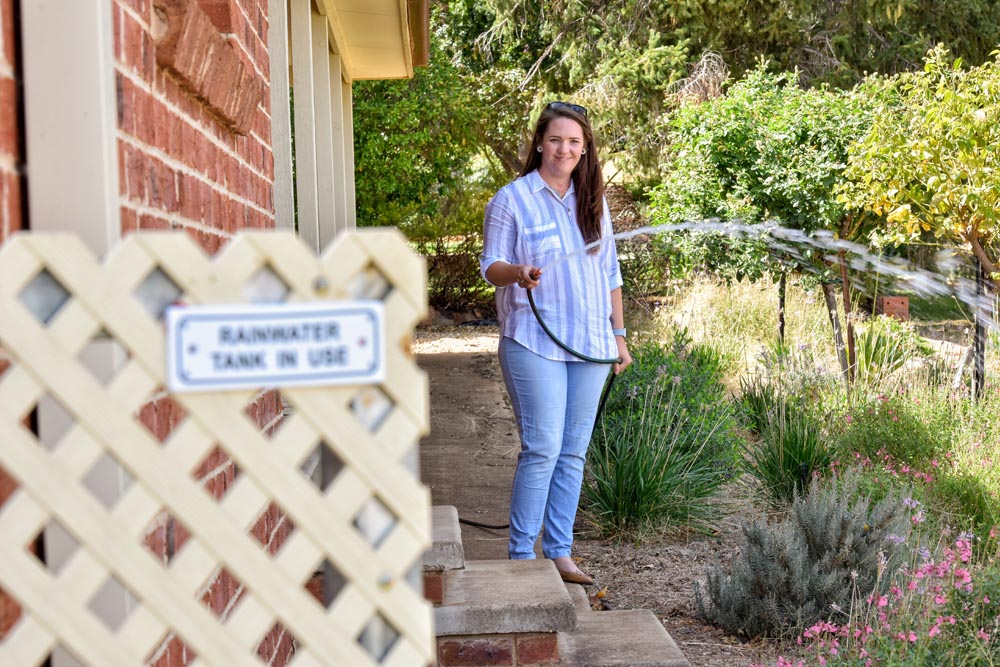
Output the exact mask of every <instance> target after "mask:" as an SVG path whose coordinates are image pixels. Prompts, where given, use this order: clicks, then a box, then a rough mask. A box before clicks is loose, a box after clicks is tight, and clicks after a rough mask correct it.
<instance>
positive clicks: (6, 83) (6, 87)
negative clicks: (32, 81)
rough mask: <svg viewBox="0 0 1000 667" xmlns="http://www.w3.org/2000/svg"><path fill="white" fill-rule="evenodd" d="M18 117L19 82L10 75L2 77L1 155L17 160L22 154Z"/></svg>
mask: <svg viewBox="0 0 1000 667" xmlns="http://www.w3.org/2000/svg"><path fill="white" fill-rule="evenodd" d="M17 118H18V109H17V82H16V81H14V79H12V78H10V77H0V155H3V156H6V157H12V158H14V160H15V161H18V158H19V156H20V154H21V150H20V146H19V143H20V142H19V141H18V133H17Z"/></svg>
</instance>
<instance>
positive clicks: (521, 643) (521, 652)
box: [515, 632, 559, 665]
mask: <svg viewBox="0 0 1000 667" xmlns="http://www.w3.org/2000/svg"><path fill="white" fill-rule="evenodd" d="M515 642H516V645H517V664H519V665H558V664H559V640H558V639H557V638H556V633H554V632H545V633H539V634H528V635H518V636H517V639H516V640H515Z"/></svg>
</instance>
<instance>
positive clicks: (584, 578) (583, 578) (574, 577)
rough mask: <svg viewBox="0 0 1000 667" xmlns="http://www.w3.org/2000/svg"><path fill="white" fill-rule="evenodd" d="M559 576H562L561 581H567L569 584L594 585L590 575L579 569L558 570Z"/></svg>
mask: <svg viewBox="0 0 1000 667" xmlns="http://www.w3.org/2000/svg"><path fill="white" fill-rule="evenodd" d="M559 576H560V577H562V580H563V581H566V582H569V583H571V584H580V585H581V586H593V585H594V580H593V579H592V578H591V576H590V575H589V574H586V573H584V572H582V571H580V570H575V571H573V572H570V571H567V570H559Z"/></svg>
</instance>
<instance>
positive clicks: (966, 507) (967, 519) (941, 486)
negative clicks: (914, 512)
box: [928, 471, 1000, 600]
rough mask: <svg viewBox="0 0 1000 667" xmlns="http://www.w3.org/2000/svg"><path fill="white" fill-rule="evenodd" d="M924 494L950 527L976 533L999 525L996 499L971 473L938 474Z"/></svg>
mask: <svg viewBox="0 0 1000 667" xmlns="http://www.w3.org/2000/svg"><path fill="white" fill-rule="evenodd" d="M928 493H929V496H930V498H929V502H930V503H933V505H934V506H935V507H936V508H937V510H938V511H940V512H942V513H945V514H946V515H948V519H949V523H951V524H952V525H958V526H962V527H963V528H968V529H969V530H972V531H973V532H974V533H978V534H985V533H987V532H989V530H990V529H991V528H993V527H994V526H1000V500H998V499H997V498H996V497H994V496H993V495H991V493H990V490H989V489H988V488H987V487H986V486H985V485H984V484H983V482H982V481H981V480H980V479H979V478H978V477H977V476H975V475H974V474H972V473H971V472H968V471H965V472H955V473H948V474H943V475H940V476H938V477H937V479H935V480H934V483H933V484H932V485H929V487H928ZM997 599H998V600H1000V598H997Z"/></svg>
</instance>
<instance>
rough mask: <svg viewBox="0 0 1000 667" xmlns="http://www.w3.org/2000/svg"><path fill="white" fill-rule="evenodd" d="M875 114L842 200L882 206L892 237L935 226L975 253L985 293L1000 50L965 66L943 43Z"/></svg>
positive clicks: (992, 223) (979, 364)
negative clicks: (981, 61)
mask: <svg viewBox="0 0 1000 667" xmlns="http://www.w3.org/2000/svg"><path fill="white" fill-rule="evenodd" d="M890 93H891V94H890V95H887V96H886V100H885V102H884V103H883V104H882V107H881V109H880V110H879V114H878V116H877V120H876V122H875V123H874V125H873V126H872V127H871V130H870V132H869V133H868V135H867V136H866V137H865V138H864V139H863V140H862V141H861V142H859V143H858V145H857V146H856V147H855V149H853V150H852V151H851V156H850V168H849V169H848V172H847V173H848V175H849V176H850V177H851V181H850V182H849V183H847V184H845V186H844V188H843V193H842V201H843V202H845V203H846V204H847V205H851V206H855V207H858V208H864V209H868V210H870V211H872V212H874V213H876V214H879V215H884V216H885V218H884V223H885V235H884V237H885V240H887V241H889V242H894V243H896V244H901V243H906V242H910V241H914V240H916V239H918V238H919V237H920V236H922V235H923V234H926V233H931V234H933V236H934V237H935V238H936V239H938V240H939V241H940V242H943V243H946V244H951V245H954V246H957V247H959V248H962V249H964V250H966V252H968V253H970V254H971V255H973V256H974V257H975V259H976V264H977V271H976V274H977V283H978V284H977V294H979V295H981V294H982V293H984V292H985V291H986V290H985V289H984V287H985V285H984V284H985V278H986V276H987V275H989V276H991V277H992V278H993V282H994V288H995V287H996V285H997V278H998V272H997V270H998V267H997V249H996V247H995V244H996V240H997V236H998V234H1000V51H998V52H995V53H994V59H993V60H991V61H989V62H987V63H985V64H984V65H982V66H980V67H973V68H970V69H964V68H963V67H962V61H961V58H958V59H955V60H953V61H952V60H951V58H950V54H949V52H948V50H947V49H945V48H944V47H941V46H938V47H937V48H935V49H933V50H932V51H931V52H929V53H928V55H927V59H926V61H925V65H924V69H923V71H921V72H914V73H909V74H904V75H901V76H899V77H898V78H896V79H895V80H894V81H893V82H892V86H891V88H890ZM975 311H976V338H975V345H974V351H975V355H974V356H975V362H976V363H975V372H974V386H975V391H976V395H977V396H978V395H979V394H980V393H981V391H982V388H983V384H984V371H983V368H984V364H983V361H984V357H985V339H986V321H987V320H989V319H992V317H991V315H990V314H989V313H986V312H984V309H983V308H981V307H977V308H975Z"/></svg>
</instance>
